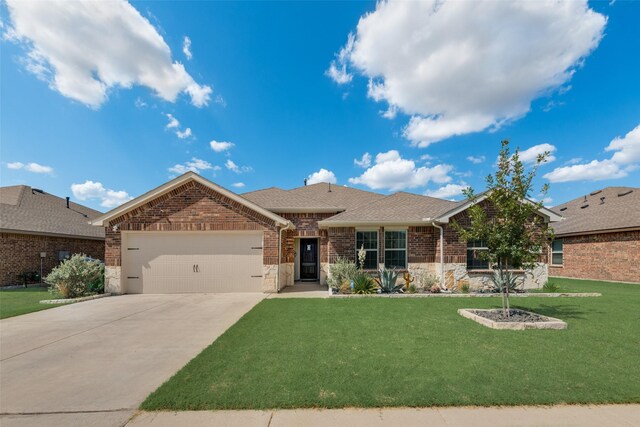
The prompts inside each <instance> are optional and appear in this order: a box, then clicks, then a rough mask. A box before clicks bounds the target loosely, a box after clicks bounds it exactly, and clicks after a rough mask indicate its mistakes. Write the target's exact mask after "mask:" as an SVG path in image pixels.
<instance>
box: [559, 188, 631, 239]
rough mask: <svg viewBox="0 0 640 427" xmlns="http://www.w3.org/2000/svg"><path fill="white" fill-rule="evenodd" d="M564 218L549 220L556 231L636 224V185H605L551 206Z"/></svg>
mask: <svg viewBox="0 0 640 427" xmlns="http://www.w3.org/2000/svg"><path fill="white" fill-rule="evenodd" d="M553 210H554V211H556V212H558V213H559V214H561V215H562V216H564V217H565V218H566V219H565V220H564V221H562V222H559V223H557V224H553V229H554V231H555V233H556V235H558V236H561V235H566V234H581V233H592V232H597V231H613V230H620V229H626V228H637V227H640V188H634V187H607V188H603V189H602V190H598V191H594V192H592V193H590V194H587V195H585V196H581V197H578V198H577V199H574V200H571V201H569V202H567V203H563V204H561V205H558V206H556V207H554V208H553Z"/></svg>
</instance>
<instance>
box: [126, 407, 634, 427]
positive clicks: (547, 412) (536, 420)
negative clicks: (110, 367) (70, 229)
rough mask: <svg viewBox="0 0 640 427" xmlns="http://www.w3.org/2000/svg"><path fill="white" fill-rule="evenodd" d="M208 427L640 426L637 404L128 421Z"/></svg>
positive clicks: (142, 426) (159, 415) (132, 425)
mask: <svg viewBox="0 0 640 427" xmlns="http://www.w3.org/2000/svg"><path fill="white" fill-rule="evenodd" d="M212 425H221V426H238V427H244V426H247V427H249V426H256V427H257V426H260V427H267V426H268V427H289V426H291V427H293V426H305V427H314V426H349V427H360V426H362V427H371V426H374V427H375V426H433V427H440V426H443V427H456V426H461V427H462V426H464V427H468V426H478V427H484V426H486V427H512V426H531V427H533V426H576V427H578V426H580V427H585V426H586V427H588V426H594V427H595V426H597V427H601V426H624V427H633V426H639V425H640V405H580V406H578V405H563V406H549V407H541V406H516V407H501V408H496V407H492V408H473V407H465V408H389V409H355V408H354V409H297V410H275V411H187V412H140V413H138V414H136V415H135V416H134V417H133V418H132V419H131V420H130V421H129V423H128V424H127V427H147V426H153V427H165V426H166V427H173V426H189V427H200V426H212Z"/></svg>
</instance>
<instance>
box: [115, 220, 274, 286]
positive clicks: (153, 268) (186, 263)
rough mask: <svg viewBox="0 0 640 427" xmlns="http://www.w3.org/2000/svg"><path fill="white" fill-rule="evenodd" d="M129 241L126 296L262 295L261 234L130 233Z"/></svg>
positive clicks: (126, 247) (125, 257) (125, 250)
mask: <svg viewBox="0 0 640 427" xmlns="http://www.w3.org/2000/svg"><path fill="white" fill-rule="evenodd" d="M124 238H125V241H124V242H123V243H124V245H123V247H122V252H123V253H122V258H123V271H124V274H123V276H124V277H123V279H124V280H126V288H125V291H126V292H127V293H152V294H154V293H155V294H169V293H171V294H173V293H187V292H261V291H262V232H210V233H195V232H194V233H172V232H164V233H127V234H126V235H125V237H124ZM124 280H123V281H124Z"/></svg>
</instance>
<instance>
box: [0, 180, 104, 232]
mask: <svg viewBox="0 0 640 427" xmlns="http://www.w3.org/2000/svg"><path fill="white" fill-rule="evenodd" d="M100 215H102V213H101V212H98V211H96V210H94V209H90V208H88V207H86V206H82V205H79V204H77V203H73V202H70V203H69V208H68V209H67V201H66V200H65V199H63V198H61V197H57V196H54V195H52V194H49V193H46V192H40V191H37V190H34V189H32V188H31V187H29V186H27V185H15V186H11V187H0V229H1V230H3V231H8V230H12V231H24V232H31V233H51V234H61V235H69V236H78V237H89V238H104V228H102V227H94V226H92V225H90V224H89V221H90V220H92V219H94V218H97V217H98V216H100Z"/></svg>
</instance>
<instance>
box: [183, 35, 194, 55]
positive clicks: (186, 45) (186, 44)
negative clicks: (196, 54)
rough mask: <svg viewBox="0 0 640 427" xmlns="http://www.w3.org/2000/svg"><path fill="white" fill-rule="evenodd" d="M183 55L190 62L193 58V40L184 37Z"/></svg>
mask: <svg viewBox="0 0 640 427" xmlns="http://www.w3.org/2000/svg"><path fill="white" fill-rule="evenodd" d="M182 53H184V56H185V57H186V58H187V59H188V60H191V58H193V54H192V53H191V39H190V38H189V37H187V36H184V39H183V40H182Z"/></svg>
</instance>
